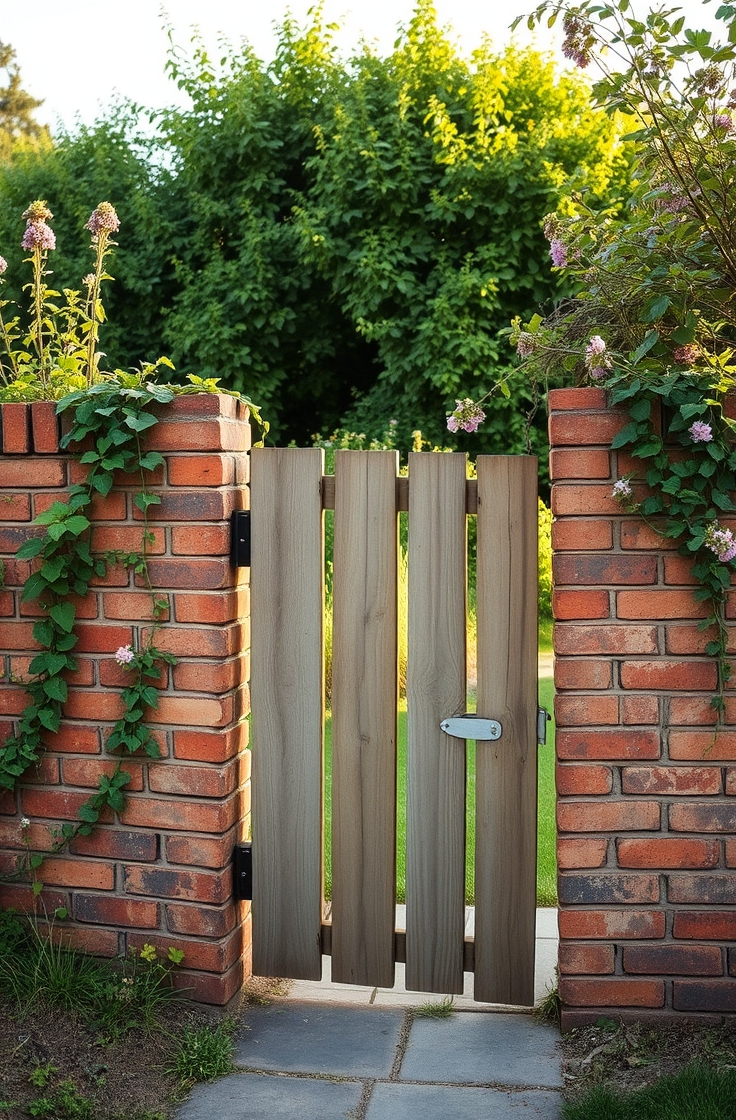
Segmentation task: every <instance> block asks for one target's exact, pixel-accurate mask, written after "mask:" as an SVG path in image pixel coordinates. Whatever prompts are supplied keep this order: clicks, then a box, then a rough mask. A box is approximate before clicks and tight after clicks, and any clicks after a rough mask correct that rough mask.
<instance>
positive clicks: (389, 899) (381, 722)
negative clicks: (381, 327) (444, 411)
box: [332, 451, 399, 988]
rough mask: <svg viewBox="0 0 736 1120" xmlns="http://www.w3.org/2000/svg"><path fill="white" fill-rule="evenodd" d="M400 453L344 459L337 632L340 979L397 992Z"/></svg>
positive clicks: (338, 465)
mask: <svg viewBox="0 0 736 1120" xmlns="http://www.w3.org/2000/svg"><path fill="white" fill-rule="evenodd" d="M398 466H399V460H398V452H394V451H338V452H337V453H336V455H335V534H334V575H333V604H334V605H333V610H334V615H333V625H332V979H333V980H336V981H338V982H340V983H343V984H368V985H370V986H372V987H384V988H385V987H393V983H394V924H395V919H394V914H395V905H396V698H397V664H396V662H397V651H396V646H397V631H396V626H397V623H396V596H397V591H396V586H397V546H398V540H397V513H396V476H397V474H398Z"/></svg>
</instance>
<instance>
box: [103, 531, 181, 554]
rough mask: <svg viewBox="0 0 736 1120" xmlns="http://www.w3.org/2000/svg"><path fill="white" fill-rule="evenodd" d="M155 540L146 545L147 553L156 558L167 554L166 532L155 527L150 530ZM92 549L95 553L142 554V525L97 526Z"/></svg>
mask: <svg viewBox="0 0 736 1120" xmlns="http://www.w3.org/2000/svg"><path fill="white" fill-rule="evenodd" d="M149 533H150V534H151V536H152V537H153V540H149V541H148V542H147V543H146V552H147V554H148V555H149V556H155V555H157V554H159V553H162V552H166V531H165V530H164V529H162V528H160V527H157V526H153V527H152V528H150V529H149ZM92 548H93V549H94V551H95V552H139V553H140V552H142V551H143V529H142V528H141V526H140V525H95V527H94V529H93V530H92Z"/></svg>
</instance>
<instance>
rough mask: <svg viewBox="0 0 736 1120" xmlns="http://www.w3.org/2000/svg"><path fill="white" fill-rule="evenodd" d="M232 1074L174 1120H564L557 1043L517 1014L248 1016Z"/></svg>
mask: <svg viewBox="0 0 736 1120" xmlns="http://www.w3.org/2000/svg"><path fill="white" fill-rule="evenodd" d="M242 1019H243V1029H242V1031H241V1033H240V1034H239V1035H238V1038H237V1045H236V1056H235V1063H236V1065H237V1067H238V1072H237V1073H233V1074H230V1075H229V1076H227V1077H223V1078H221V1079H220V1080H219V1081H215V1082H213V1083H212V1084H211V1085H198V1086H197V1087H196V1088H195V1089H194V1091H193V1093H192V1095H191V1097H190V1098H189V1100H187V1101H186V1102H185V1103H184V1104H183V1105H182V1106H181V1108H180V1109H179V1110H178V1112H177V1113H176V1120H215V1118H216V1120H339V1118H342V1117H344V1118H346V1120H559V1118H560V1116H561V1096H560V1090H561V1088H562V1075H561V1072H560V1059H559V1054H558V1052H557V1044H558V1038H559V1036H558V1033H557V1031H556V1030H554V1029H553V1028H552V1027H547V1026H543V1025H541V1024H539V1023H537V1022H535V1020H533V1019H532V1018H531V1016H529V1015H523V1014H515V1015H509V1014H488V1013H480V1014H478V1013H477V1012H475V1013H474V1012H467V1011H460V1012H453V1013H452V1014H450V1015H449V1016H448V1017H446V1018H442V1019H428V1018H418V1017H416V1014H415V1013H414V1012H412V1011H411V1010H409V1009H399V1008H392V1007H389V1008H386V1007H384V1008H381V1007H367V1006H356V1005H348V1004H340V1005H337V1004H321V1003H316V1002H313V1003H304V1002H302V1001H300V1000H292V999H280V1000H278V1001H275V1002H274V1003H272V1004H270V1005H268V1006H265V1007H256V1008H251V1007H248V1008H246V1009H245V1010H244V1012H243V1016H242Z"/></svg>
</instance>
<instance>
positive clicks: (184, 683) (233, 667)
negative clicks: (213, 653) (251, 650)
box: [173, 657, 248, 694]
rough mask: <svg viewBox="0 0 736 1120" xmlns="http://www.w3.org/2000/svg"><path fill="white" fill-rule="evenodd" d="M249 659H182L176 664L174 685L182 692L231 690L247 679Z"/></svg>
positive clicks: (221, 691)
mask: <svg viewBox="0 0 736 1120" xmlns="http://www.w3.org/2000/svg"><path fill="white" fill-rule="evenodd" d="M247 668H248V660H247V658H245V657H234V658H230V659H228V660H227V661H182V662H181V663H180V664H178V665H175V666H174V671H173V676H174V687H175V688H176V689H177V690H179V691H181V692H209V693H214V694H220V693H223V692H229V691H230V690H231V689H233V688H236V687H237V686H238V685H239V684H242V683H243V681H244V680H246V679H247Z"/></svg>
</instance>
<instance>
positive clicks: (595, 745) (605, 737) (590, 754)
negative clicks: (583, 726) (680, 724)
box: [556, 730, 660, 760]
mask: <svg viewBox="0 0 736 1120" xmlns="http://www.w3.org/2000/svg"><path fill="white" fill-rule="evenodd" d="M556 744H557V756H558V758H560V759H565V758H569V759H581V758H584V759H594V758H597V759H622V760H623V759H637V758H659V749H660V747H659V734H658V733H657V732H656V731H633V730H630V731H622V730H617V731H588V730H581V731H558V732H557V735H556Z"/></svg>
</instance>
